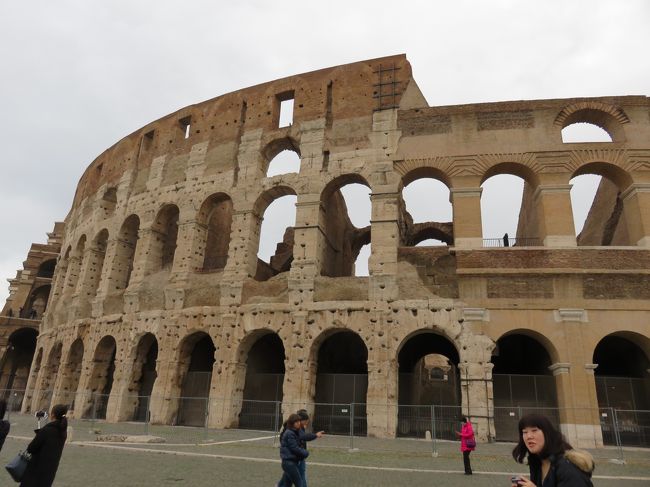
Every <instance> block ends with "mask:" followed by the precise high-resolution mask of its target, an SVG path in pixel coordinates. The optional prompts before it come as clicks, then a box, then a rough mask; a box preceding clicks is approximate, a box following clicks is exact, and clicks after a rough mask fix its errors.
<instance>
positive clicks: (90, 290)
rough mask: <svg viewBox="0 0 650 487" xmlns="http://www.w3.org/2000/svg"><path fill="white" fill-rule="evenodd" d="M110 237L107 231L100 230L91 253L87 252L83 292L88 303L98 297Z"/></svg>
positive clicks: (94, 239) (90, 250)
mask: <svg viewBox="0 0 650 487" xmlns="http://www.w3.org/2000/svg"><path fill="white" fill-rule="evenodd" d="M108 236H109V235H108V230H107V229H105V228H104V229H102V230H100V231H99V232H98V233H97V235H95V238H93V240H92V243H91V247H90V249H89V252H87V255H88V257H87V263H86V276H85V279H84V283H83V284H84V289H82V290H81V293H82V296H83V297H84V298H85V300H86V302H88V301H90V300H91V299H93V298H94V297H95V296H96V295H97V289H99V282H100V280H101V278H102V271H103V269H104V261H105V259H106V250H107V247H108Z"/></svg>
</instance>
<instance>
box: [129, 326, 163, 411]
mask: <svg viewBox="0 0 650 487" xmlns="http://www.w3.org/2000/svg"><path fill="white" fill-rule="evenodd" d="M136 340H137V342H136V343H137V344H136V346H135V347H133V349H132V351H131V354H130V357H129V359H130V362H131V363H132V364H133V365H132V366H131V376H130V378H129V385H128V396H129V397H128V399H127V401H126V403H125V404H124V406H123V407H125V408H126V411H124V413H125V416H126V417H130V419H131V420H132V421H146V420H147V414H148V410H149V401H150V398H151V392H152V391H153V387H154V383H155V381H156V378H157V377H158V373H157V370H156V369H157V367H156V362H157V360H158V340H157V339H156V336H155V335H154V334H153V333H143V334H141V335H140V337H139V338H137V339H136ZM136 340H134V341H136Z"/></svg>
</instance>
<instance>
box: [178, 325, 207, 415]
mask: <svg viewBox="0 0 650 487" xmlns="http://www.w3.org/2000/svg"><path fill="white" fill-rule="evenodd" d="M215 350H216V348H215V346H214V343H213V342H212V339H211V338H210V336H209V335H208V334H207V333H197V334H195V335H193V336H192V337H189V338H188V339H186V343H185V345H184V347H183V352H184V353H183V355H186V357H182V358H181V362H185V361H189V367H188V369H187V372H186V373H185V377H184V378H183V386H182V388H181V399H180V402H179V408H178V424H181V425H185V426H204V425H205V424H206V420H207V416H208V411H209V407H208V401H209V397H210V384H211V381H212V367H213V365H214V361H215V358H214V352H215Z"/></svg>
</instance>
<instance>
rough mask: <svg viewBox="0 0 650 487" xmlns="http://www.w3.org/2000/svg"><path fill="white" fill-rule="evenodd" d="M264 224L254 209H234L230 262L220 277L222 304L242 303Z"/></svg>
mask: <svg viewBox="0 0 650 487" xmlns="http://www.w3.org/2000/svg"><path fill="white" fill-rule="evenodd" d="M236 206H237V205H235V207H236ZM261 224H262V218H261V217H260V216H259V215H258V214H256V213H255V212H254V211H253V209H252V208H247V209H243V210H240V211H234V212H233V217H232V227H231V231H230V248H229V250H228V262H227V263H226V268H225V269H224V274H223V278H222V280H221V290H222V291H221V304H222V305H225V306H236V305H239V304H240V303H241V292H242V287H243V283H244V280H245V279H247V278H248V277H253V276H254V275H255V272H256V270H257V246H258V244H259V239H260V238H259V237H260V228H261Z"/></svg>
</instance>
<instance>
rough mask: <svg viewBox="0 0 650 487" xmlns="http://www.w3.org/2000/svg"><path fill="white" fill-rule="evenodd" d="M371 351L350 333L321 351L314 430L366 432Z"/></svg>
mask: <svg viewBox="0 0 650 487" xmlns="http://www.w3.org/2000/svg"><path fill="white" fill-rule="evenodd" d="M367 392H368V349H367V348H366V344H365V343H364V342H363V340H362V339H361V337H360V336H359V335H357V334H356V333H354V332H351V331H341V332H338V333H335V334H333V335H331V336H330V337H329V338H327V339H326V340H325V341H324V342H323V343H322V344H321V346H320V348H319V350H318V371H317V375H316V397H315V402H316V405H315V410H314V420H313V427H314V430H324V431H329V432H331V433H333V434H349V433H350V429H351V428H353V430H354V434H355V435H365V434H366V433H367V429H368V426H367V420H366V395H367Z"/></svg>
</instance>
